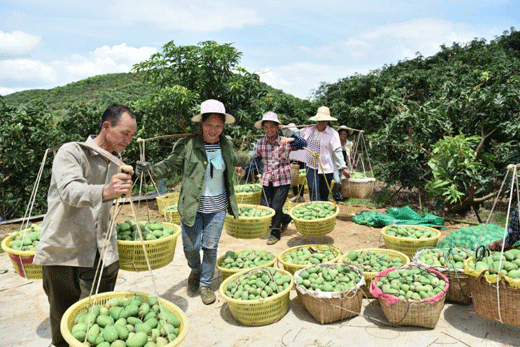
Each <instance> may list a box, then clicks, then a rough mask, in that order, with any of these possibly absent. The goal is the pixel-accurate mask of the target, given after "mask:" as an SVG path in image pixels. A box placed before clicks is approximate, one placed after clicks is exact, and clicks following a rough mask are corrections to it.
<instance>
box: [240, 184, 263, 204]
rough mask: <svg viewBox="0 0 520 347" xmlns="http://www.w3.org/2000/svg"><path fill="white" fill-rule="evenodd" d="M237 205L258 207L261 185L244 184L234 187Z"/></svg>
mask: <svg viewBox="0 0 520 347" xmlns="http://www.w3.org/2000/svg"><path fill="white" fill-rule="evenodd" d="M235 196H236V199H237V203H239V204H250V205H260V202H261V198H262V185H261V184H260V183H246V184H240V185H238V186H235Z"/></svg>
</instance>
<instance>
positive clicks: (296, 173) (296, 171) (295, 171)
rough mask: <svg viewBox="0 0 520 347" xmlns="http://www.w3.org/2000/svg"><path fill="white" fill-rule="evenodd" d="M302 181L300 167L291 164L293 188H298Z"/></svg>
mask: <svg viewBox="0 0 520 347" xmlns="http://www.w3.org/2000/svg"><path fill="white" fill-rule="evenodd" d="M299 180H300V165H298V164H296V163H292V164H291V187H294V186H297V185H298V182H299Z"/></svg>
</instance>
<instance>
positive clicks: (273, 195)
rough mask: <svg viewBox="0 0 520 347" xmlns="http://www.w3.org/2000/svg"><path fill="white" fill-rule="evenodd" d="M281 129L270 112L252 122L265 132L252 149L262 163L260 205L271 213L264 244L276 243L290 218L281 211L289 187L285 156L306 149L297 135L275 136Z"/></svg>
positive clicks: (289, 179)
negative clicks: (269, 208)
mask: <svg viewBox="0 0 520 347" xmlns="http://www.w3.org/2000/svg"><path fill="white" fill-rule="evenodd" d="M281 126H282V123H280V121H279V120H278V115H277V114H276V113H274V112H266V113H264V114H263V116H262V119H261V120H259V121H257V122H256V123H255V128H257V129H262V130H263V131H264V133H265V137H263V138H261V139H260V140H258V142H257V146H256V155H257V156H259V157H261V158H262V159H263V161H264V172H263V174H262V202H261V204H262V205H264V206H269V207H271V208H272V209H274V210H275V215H274V217H273V219H272V221H271V236H270V237H269V239H268V240H267V244H268V245H273V244H275V243H277V242H278V241H279V240H280V237H281V233H283V232H284V231H285V230H286V229H287V226H288V225H289V223H290V222H291V217H290V216H289V215H288V214H286V213H284V212H283V205H284V204H285V200H286V199H287V194H288V193H289V188H290V186H291V166H290V160H289V153H290V152H291V151H295V150H299V149H302V148H304V147H306V146H307V142H306V141H305V140H304V139H302V138H301V137H299V136H297V135H294V134H293V135H291V137H281V136H280V135H278V129H279V128H280V127H281Z"/></svg>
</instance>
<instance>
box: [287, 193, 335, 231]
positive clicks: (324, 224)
mask: <svg viewBox="0 0 520 347" xmlns="http://www.w3.org/2000/svg"><path fill="white" fill-rule="evenodd" d="M314 203H320V204H321V203H323V204H329V205H332V206H334V207H335V212H334V214H333V215H331V216H328V217H326V218H320V219H314V220H306V219H301V218H297V217H295V216H294V214H293V213H294V210H295V209H296V208H298V207H299V206H302V205H308V204H314ZM338 213H339V208H338V207H337V206H336V205H335V204H334V203H333V202H330V201H319V202H313V201H311V202H304V203H302V204H299V205H297V206H294V207H293V208H292V209H291V211H289V215H290V216H291V218H292V220H293V222H294V225H295V227H296V230H298V232H299V233H300V234H302V235H304V236H323V235H327V234H328V233H330V232H331V231H332V230H334V226H335V225H336V217H337V216H338Z"/></svg>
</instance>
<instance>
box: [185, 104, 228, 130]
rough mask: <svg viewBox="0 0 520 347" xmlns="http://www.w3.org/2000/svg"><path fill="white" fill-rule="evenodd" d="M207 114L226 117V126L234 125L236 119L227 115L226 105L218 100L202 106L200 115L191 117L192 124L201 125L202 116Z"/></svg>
mask: <svg viewBox="0 0 520 347" xmlns="http://www.w3.org/2000/svg"><path fill="white" fill-rule="evenodd" d="M205 113H220V114H223V115H225V116H226V120H225V122H224V123H225V124H233V123H235V117H233V116H232V115H230V114H228V113H226V108H225V107H224V104H223V103H221V102H220V101H218V100H214V99H209V100H206V101H204V102H202V103H201V104H200V113H199V114H196V115H195V116H193V117H191V121H192V122H197V123H200V121H201V120H202V115H203V114H205Z"/></svg>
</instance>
